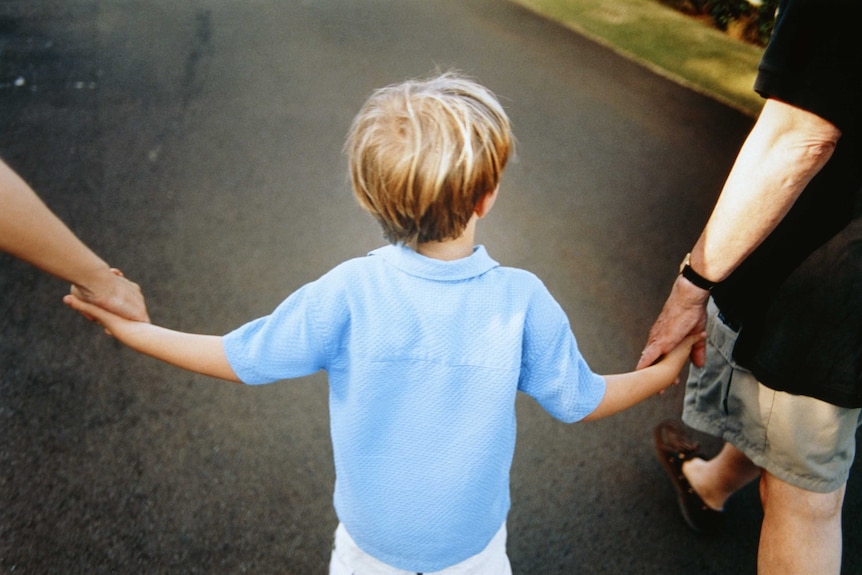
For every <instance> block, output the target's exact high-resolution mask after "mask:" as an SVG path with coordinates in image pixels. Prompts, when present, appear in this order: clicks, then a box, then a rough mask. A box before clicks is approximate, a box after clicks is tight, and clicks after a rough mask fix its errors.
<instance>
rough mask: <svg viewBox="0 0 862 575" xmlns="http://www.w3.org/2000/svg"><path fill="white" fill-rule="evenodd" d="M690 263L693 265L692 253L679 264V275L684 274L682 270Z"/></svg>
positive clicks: (686, 255)
mask: <svg viewBox="0 0 862 575" xmlns="http://www.w3.org/2000/svg"><path fill="white" fill-rule="evenodd" d="M690 263H691V252H688V253H687V254H685V257H684V258H682V263H681V264H679V273H682V270H684V269H685V266H687V265H689V264H690Z"/></svg>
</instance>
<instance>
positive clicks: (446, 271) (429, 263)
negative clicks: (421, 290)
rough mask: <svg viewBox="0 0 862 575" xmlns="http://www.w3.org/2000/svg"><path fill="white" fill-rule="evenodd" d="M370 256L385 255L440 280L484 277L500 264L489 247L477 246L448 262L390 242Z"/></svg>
mask: <svg viewBox="0 0 862 575" xmlns="http://www.w3.org/2000/svg"><path fill="white" fill-rule="evenodd" d="M368 255H369V256H381V257H382V258H383V259H384V260H386V262H388V263H389V264H391V265H392V266H394V267H396V268H398V269H399V270H401V271H403V272H404V273H408V274H410V275H413V276H417V277H420V278H424V279H430V280H438V281H441V280H442V281H460V280H466V279H470V278H473V277H476V276H480V275H482V274H483V273H485V272H487V271H489V270H491V269H493V268H495V267H497V266H499V265H500V264H498V263H497V262H496V261H494V260H493V259H491V256H489V255H488V252H487V251H486V250H485V246H482V245H479V246H474V247H473V253H472V254H471V255H469V256H467V257H466V258H461V259H458V260H452V261H444V260H438V259H434V258H429V257H426V256H423V255H422V254H420V253H417V252H416V251H415V250H413V249H411V248H409V247H407V246H404V245H389V246H384V247H382V248H379V249H376V250H374V251H372V252H371V253H369V254H368Z"/></svg>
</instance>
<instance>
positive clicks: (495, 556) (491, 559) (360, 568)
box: [329, 523, 512, 575]
mask: <svg viewBox="0 0 862 575" xmlns="http://www.w3.org/2000/svg"><path fill="white" fill-rule="evenodd" d="M329 575H416V571H404V570H402V569H396V568H395V567H392V566H391V565H387V564H386V563H383V562H381V561H379V560H377V559H375V558H374V557H372V556H371V555H369V554H368V553H366V552H365V551H363V550H362V549H360V548H359V547H358V546H357V545H356V542H355V541H353V538H352V537H351V536H350V534H349V533H347V529H345V528H344V525H342V524H341V523H339V524H338V528H337V529H336V530H335V544H334V545H333V548H332V559H331V561H330V563H329ZM422 575H512V567H511V566H510V565H509V557H508V556H507V555H506V524H505V523H504V524H503V526H502V527H500V530H499V531H497V534H496V535H494V538H493V539H491V542H490V543H488V546H487V547H485V549H484V550H483V551H481V552H479V553H477V554H476V555H473V556H472V557H470V558H468V559H465V560H464V561H462V562H460V563H458V564H456V565H452V566H451V567H447V568H446V569H443V570H442V571H434V572H433V573H423V574H422Z"/></svg>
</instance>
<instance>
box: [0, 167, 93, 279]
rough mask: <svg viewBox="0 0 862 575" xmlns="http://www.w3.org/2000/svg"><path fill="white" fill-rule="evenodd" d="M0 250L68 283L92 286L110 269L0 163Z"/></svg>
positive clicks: (17, 177)
mask: <svg viewBox="0 0 862 575" xmlns="http://www.w3.org/2000/svg"><path fill="white" fill-rule="evenodd" d="M0 250H2V251H4V252H7V253H10V254H12V255H13V256H15V257H17V258H20V259H22V260H24V261H26V262H28V263H30V264H32V265H34V266H36V267H38V268H39V269H41V270H43V271H46V272H48V273H50V274H51V275H54V276H57V277H59V278H60V279H63V280H66V281H68V282H70V283H74V284H77V285H81V286H85V287H87V288H92V287H95V286H92V285H91V284H93V283H96V282H98V281H99V280H101V279H106V278H108V276H109V275H110V269H109V266H108V264H107V263H105V262H104V261H103V260H102V259H101V258H100V257H99V256H97V255H96V254H95V253H93V252H92V250H90V249H89V248H88V247H87V246H86V245H84V243H83V242H81V240H79V239H78V238H77V237H76V236H75V234H73V233H72V231H71V230H70V229H69V228H68V227H66V225H65V224H64V223H63V222H62V221H61V220H60V219H59V218H58V217H57V216H56V215H54V213H52V212H51V210H49V209H48V207H47V206H46V205H45V204H44V203H43V202H42V200H41V199H39V197H38V196H37V195H36V193H35V192H33V190H32V189H31V188H30V186H28V185H27V184H26V183H25V182H24V181H23V180H22V179H21V178H20V177H19V176H18V175H17V174H16V173H15V172H14V171H12V169H11V168H9V167H8V166H7V165H6V164H4V163H3V162H2V161H0Z"/></svg>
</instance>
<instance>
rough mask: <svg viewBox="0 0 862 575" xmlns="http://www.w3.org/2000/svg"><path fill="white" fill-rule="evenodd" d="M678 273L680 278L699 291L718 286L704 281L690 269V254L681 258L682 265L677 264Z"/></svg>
mask: <svg viewBox="0 0 862 575" xmlns="http://www.w3.org/2000/svg"><path fill="white" fill-rule="evenodd" d="M679 273H680V275H681V276H682V277H684V278H685V279H687V280H688V281H690V282H691V283H693V284H694V285H696V286H697V287H699V288H700V289H705V290H707V291H709V290H711V289H712V288H714V287H715V286H716V285H718V282H714V281H711V280H708V279H706V278H705V277H703V276H702V275H700V274H699V273H697V272H696V271H694V268H693V267H691V252H689V253H687V254H685V258H683V260H682V263H681V264H679Z"/></svg>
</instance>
